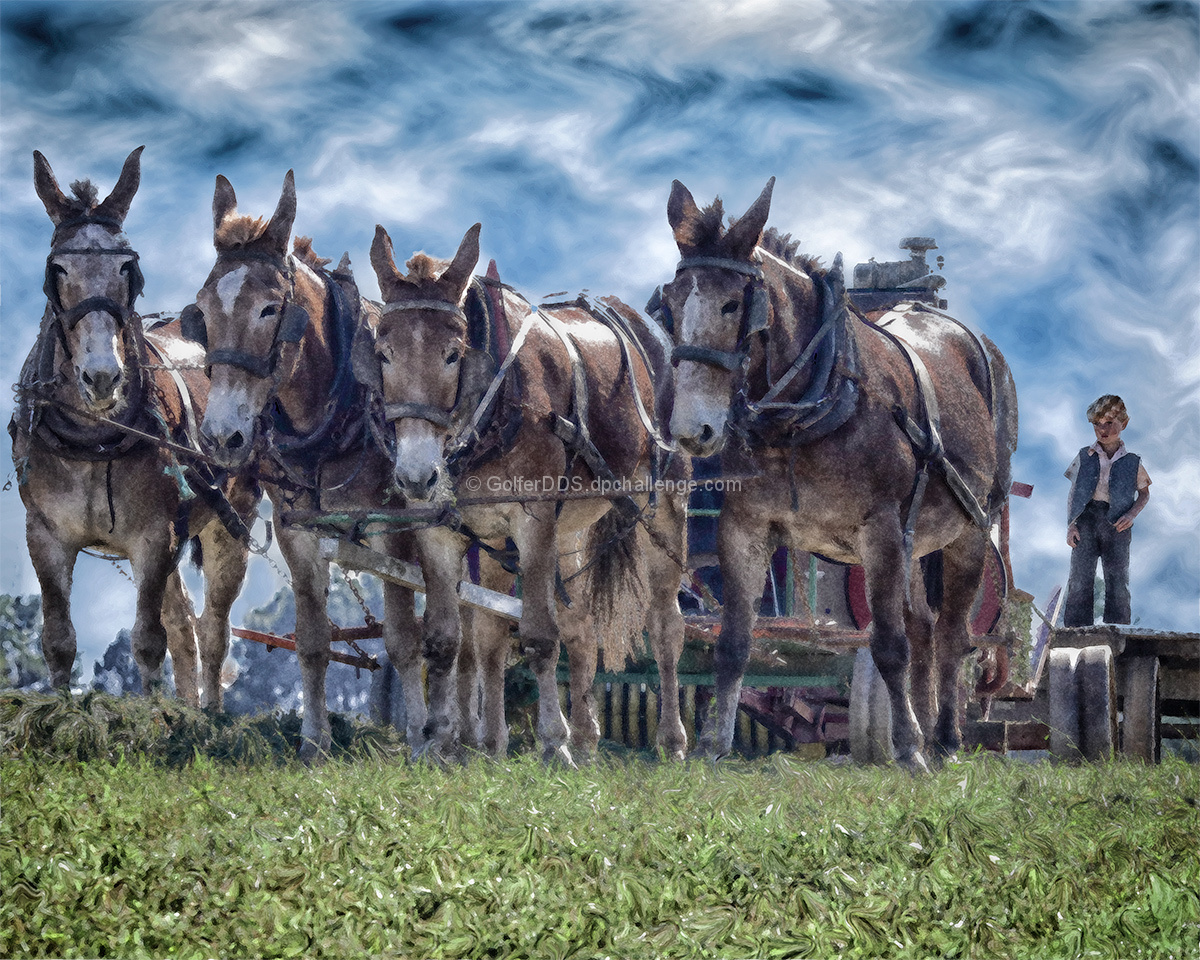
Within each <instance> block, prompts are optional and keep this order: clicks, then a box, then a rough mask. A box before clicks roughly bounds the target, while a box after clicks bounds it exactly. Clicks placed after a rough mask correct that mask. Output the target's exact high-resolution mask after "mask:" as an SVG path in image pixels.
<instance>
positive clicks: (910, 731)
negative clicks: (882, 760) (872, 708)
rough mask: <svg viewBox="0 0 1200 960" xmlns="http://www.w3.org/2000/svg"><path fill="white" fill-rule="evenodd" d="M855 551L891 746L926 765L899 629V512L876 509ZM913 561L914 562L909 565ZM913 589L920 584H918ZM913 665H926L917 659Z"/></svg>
mask: <svg viewBox="0 0 1200 960" xmlns="http://www.w3.org/2000/svg"><path fill="white" fill-rule="evenodd" d="M859 555H860V556H861V557H862V561H863V572H864V573H865V574H866V581H867V602H868V605H869V606H870V609H871V656H872V659H874V661H875V666H876V668H877V669H878V670H879V674H880V676H881V677H882V678H883V681H884V683H885V684H886V685H887V690H888V696H889V698H890V700H891V702H892V748H893V750H894V752H895V757H896V762H897V763H899V764H900V765H901V766H904V767H907V768H909V769H911V770H922V771H923V770H927V769H928V767H927V766H926V763H925V757H924V754H923V752H922V747H923V739H924V738H923V736H922V733H921V727H920V724H919V723H918V722H917V717H916V713H915V712H914V711H913V706H912V700H911V698H910V695H909V689H908V687H909V666H910V648H909V644H908V637H907V635H906V634H905V631H904V625H905V624H904V588H905V583H904V574H903V571H904V570H905V569H906V564H905V556H904V540H903V535H902V532H901V527H900V518H899V514H898V513H897V512H896V511H895V510H894V509H893V510H890V511H889V510H880V511H879V512H877V513H876V514H873V515H872V516H870V517H868V518H867V521H866V523H865V524H863V526H862V528H861V530H860V533H859ZM914 566H915V565H914ZM916 589H921V587H920V585H919V583H918V585H917V587H916ZM917 666H918V669H927V665H926V664H918V665H917Z"/></svg>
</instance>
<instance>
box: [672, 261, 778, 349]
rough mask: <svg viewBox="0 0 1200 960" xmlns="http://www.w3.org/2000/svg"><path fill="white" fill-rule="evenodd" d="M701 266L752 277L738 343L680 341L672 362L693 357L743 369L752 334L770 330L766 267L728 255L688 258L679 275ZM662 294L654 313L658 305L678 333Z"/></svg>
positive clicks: (678, 268)
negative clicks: (718, 344)
mask: <svg viewBox="0 0 1200 960" xmlns="http://www.w3.org/2000/svg"><path fill="white" fill-rule="evenodd" d="M697 268H700V269H711V268H716V269H718V270H731V271H733V272H734V273H738V274H741V275H742V276H745V277H748V278H749V282H748V283H747V284H746V289H745V291H744V292H743V294H742V304H743V308H742V318H741V327H740V329H739V330H738V339H737V344H736V346H735V347H734V348H733V349H732V350H718V349H716V348H715V347H705V346H701V345H699V344H690V343H684V344H679V345H678V346H676V347H674V348H672V350H671V363H672V364H673V365H675V366H678V365H679V362H680V361H681V360H691V361H693V362H695V363H703V364H707V365H708V366H710V367H719V368H720V369H722V370H727V371H729V372H730V373H732V372H733V371H735V370H738V369H740V368H741V367H742V365H743V364H745V362H746V358H747V357H748V356H749V355H750V342H751V337H752V336H753V335H754V334H758V333H763V332H765V331H766V329H767V312H768V304H769V294H768V293H767V287H766V281H765V277H764V275H763V271H762V267H760V266H758V265H757V264H755V263H747V262H745V261H743V260H733V259H729V258H726V257H684V258H683V259H682V260H680V261H679V263H678V265H676V267H675V274H676V276H678V275H679V274H680V273H682V272H683V271H684V270H692V269H697ZM659 297H660V299H659V302H658V303H657V304H653V301H652V308H651V309H652V312H653V309H654V307H657V309H658V312H659V313H660V314H661V315H662V317H663V320H664V326H665V327H666V329H667V332H668V333H671V334H672V335H674V333H675V321H674V318H673V317H672V316H671V313H670V310H669V309H668V307H667V305H666V303H665V302H664V301H662V300H661V294H659Z"/></svg>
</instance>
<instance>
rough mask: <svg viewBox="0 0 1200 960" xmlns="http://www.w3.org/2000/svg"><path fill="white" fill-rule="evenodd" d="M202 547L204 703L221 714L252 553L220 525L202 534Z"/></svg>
mask: <svg viewBox="0 0 1200 960" xmlns="http://www.w3.org/2000/svg"><path fill="white" fill-rule="evenodd" d="M200 546H201V550H202V552H203V564H204V612H203V613H201V615H200V621H199V627H198V630H197V639H198V640H199V642H200V685H201V688H202V689H201V698H202V699H201V703H202V704H203V705H204V706H205V707H206V708H209V709H213V710H220V709H222V708H223V706H224V702H225V701H224V697H225V691H224V688H223V687H222V686H221V670H222V668H223V667H224V665H225V658H226V657H227V656H228V655H229V611H230V610H231V609H232V608H233V602H234V601H235V600H236V599H237V597H238V594H239V593H241V592H242V584H243V583H244V582H245V579H246V566H247V564H248V563H249V560H250V552H249V550H247V548H246V546H245V545H244V544H243V543H242V542H241V541H239V540H237V539H235V538H234V537H233V536H232V535H231V534H230V533H229V532H228V531H227V530H226V529H225V527H224V526H222V524H221V523H220V521H216V522H214V523H211V524H209V526H208V527H207V528H206V529H205V530H204V531H202V532H201V534H200ZM176 683H178V680H176Z"/></svg>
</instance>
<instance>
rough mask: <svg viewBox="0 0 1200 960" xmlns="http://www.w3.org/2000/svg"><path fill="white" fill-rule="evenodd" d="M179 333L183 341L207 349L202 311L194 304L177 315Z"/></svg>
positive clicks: (206, 336) (206, 330)
mask: <svg viewBox="0 0 1200 960" xmlns="http://www.w3.org/2000/svg"><path fill="white" fill-rule="evenodd" d="M179 332H180V333H181V334H182V335H183V339H184V340H190V341H191V342H192V343H198V344H200V346H202V347H203V348H204V349H205V350H207V349H208V329H207V328H206V327H205V326H204V311H203V310H201V309H200V308H199V307H198V306H196V304H194V303H189V304H188V305H187V306H186V307H184V308H183V311H182V312H181V313H180V314H179Z"/></svg>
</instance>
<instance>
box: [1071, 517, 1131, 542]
mask: <svg viewBox="0 0 1200 960" xmlns="http://www.w3.org/2000/svg"><path fill="white" fill-rule="evenodd" d="M1121 519H1124V517H1122V518H1121ZM1078 542H1079V528H1078V527H1077V526H1075V524H1071V525H1070V526H1069V527H1067V546H1068V547H1071V548H1072V549H1074V548H1075V544H1077V543H1078Z"/></svg>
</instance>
